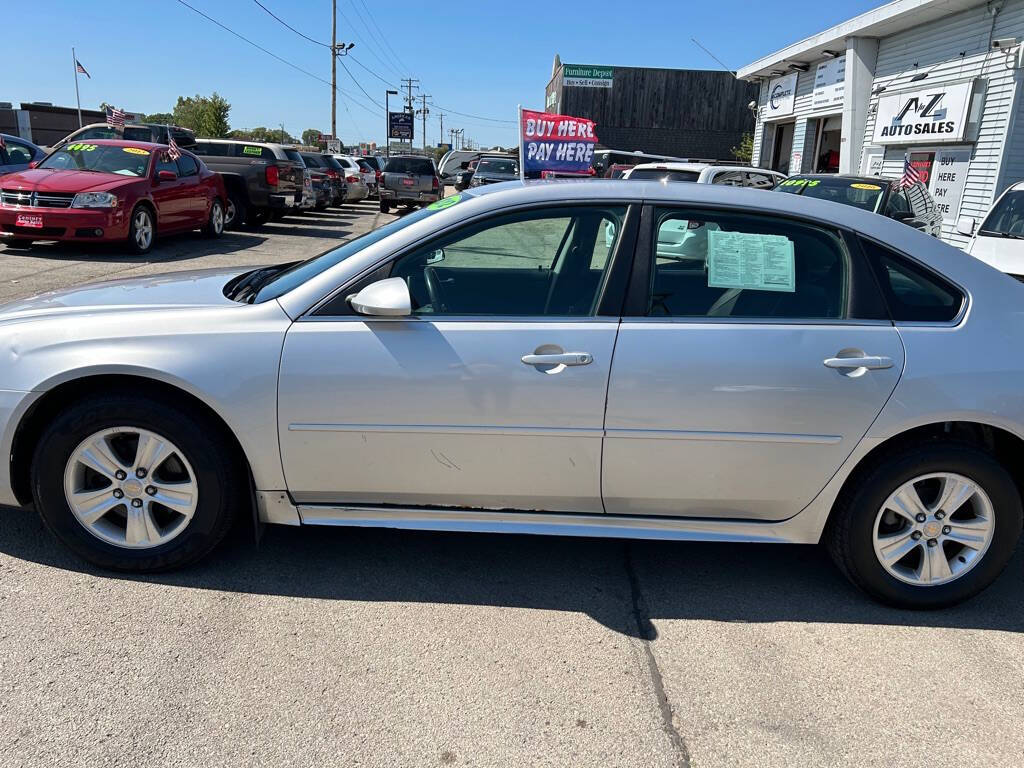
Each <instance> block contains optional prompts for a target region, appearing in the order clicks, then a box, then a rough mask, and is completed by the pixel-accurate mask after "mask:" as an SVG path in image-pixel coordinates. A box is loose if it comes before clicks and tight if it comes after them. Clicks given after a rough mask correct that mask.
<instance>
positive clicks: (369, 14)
mask: <svg viewBox="0 0 1024 768" xmlns="http://www.w3.org/2000/svg"><path fill="white" fill-rule="evenodd" d="M359 4H360V5H361V6H363V10H365V11H366V16H367V18H368V19H369V20H370V22H371V23H372V24H373V26H374V28H375V29H376V30H377V35H378V37H379V39H380V40H382V41H383V42H384V45H386V46H387V48H388V50H389V51H391V55H392V56H394V57H395V61H397V62H398V63H399V64H401V65H402V66H403V67H405V68H406V69H407V70H409V71H410V72H411V71H412V68H411V67H410V66H409V65H408V64H406V63H405V62H404V61H403V60H402V57H401V56H399V55H398V52H397V51H395V49H394V48H392V47H391V43H390V42H389V41H388V38H387V35H385V34H384V32H383V31H382V30H381V28H380V25H379V24H378V23H377V20H376V19H375V18H374V17H373V12H372V11H371V10H370V8H369V7H368V6H367V5H366V3H365V2H364V0H359ZM357 12H358V9H357ZM360 18H362V16H361V15H360ZM381 50H383V48H382V49H381Z"/></svg>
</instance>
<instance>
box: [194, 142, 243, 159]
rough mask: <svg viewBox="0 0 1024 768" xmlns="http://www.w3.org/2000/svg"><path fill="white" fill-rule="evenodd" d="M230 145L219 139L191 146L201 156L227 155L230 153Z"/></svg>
mask: <svg viewBox="0 0 1024 768" xmlns="http://www.w3.org/2000/svg"><path fill="white" fill-rule="evenodd" d="M232 146H233V145H232V144H225V143H224V142H219V141H209V142H207V141H203V142H200V143H198V144H196V145H195V146H194V147H192V151H193V152H194V153H195V154H197V155H200V156H202V157H227V156H228V155H230V154H231V147H232Z"/></svg>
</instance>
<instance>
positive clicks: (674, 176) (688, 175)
mask: <svg viewBox="0 0 1024 768" xmlns="http://www.w3.org/2000/svg"><path fill="white" fill-rule="evenodd" d="M629 178H630V179H657V180H658V181H696V180H697V179H699V178H700V173H699V172H698V171H673V170H669V169H668V168H634V169H633V170H632V171H630V172H629Z"/></svg>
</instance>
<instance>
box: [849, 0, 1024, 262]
mask: <svg viewBox="0 0 1024 768" xmlns="http://www.w3.org/2000/svg"><path fill="white" fill-rule="evenodd" d="M996 5H998V4H991V6H992V7H994V6H996ZM989 7H990V6H984V5H982V6H978V7H977V8H974V9H971V10H968V11H964V12H962V13H957V14H952V15H950V16H947V17H945V18H944V19H941V20H938V21H933V22H931V23H928V24H924V25H922V26H920V27H917V28H914V29H910V30H907V31H905V32H900V33H898V34H895V35H892V36H890V37H886V38H883V39H882V40H880V41H879V46H878V61H877V64H876V66H875V83H874V85H875V88H874V90H875V91H877V90H878V88H879V87H880V86H884V87H885V88H886V90H887V91H890V92H891V91H896V90H905V89H908V88H918V87H920V88H931V87H935V86H938V85H942V84H943V83H950V82H958V81H963V80H969V79H971V78H975V77H981V78H984V79H985V80H986V81H987V91H986V97H985V104H984V109H983V112H982V120H981V126H980V130H979V134H978V140H977V142H975V143H974V144H973V146H972V152H971V162H970V165H969V167H968V172H967V180H966V183H965V187H964V194H963V198H962V200H961V203H960V215H961V216H973V217H975V218H976V219H977V220H978V221H980V220H981V217H983V216H984V214H985V212H986V211H987V210H988V208H989V206H990V205H991V204H992V202H993V199H994V198H995V196H996V195H997V194H998V193H999V191H1001V190H1002V188H1004V187H1005V186H1006V185H1007V184H1009V183H1010V182H1011V181H1012V180H1013V178H1012V177H1013V176H1014V175H1015V174H1016V175H1018V178H1019V174H1021V173H1024V125H1019V123H1021V122H1022V121H1021V120H1014V119H1013V114H1014V110H1015V107H1016V105H1019V104H1020V102H1019V101H1017V99H1016V95H1017V92H1018V90H1019V78H1020V75H1021V73H1020V71H1019V70H1016V69H1013V68H1009V67H1007V61H1006V56H1005V54H1003V53H1000V52H999V51H992V50H991V47H990V40H991V39H999V38H1008V37H1016V38H1017V39H1018V40H1024V0H1004V1H1003V3H1002V7H1001V10H1000V12H999V13H998V14H997V15H995V17H994V22H995V23H994V26H993V16H992V15H990V13H989V10H988V8H989ZM961 53H963V55H961ZM922 72H927V73H928V76H927V78H925V79H924V80H921V81H920V82H918V83H911V78H912V77H913V76H914V75H916V74H919V73H922ZM878 98H879V94H878V93H875V94H873V95H872V96H871V101H870V103H869V105H868V119H867V123H866V126H865V132H864V152H867V151H869V149H870V148H871V147H873V146H877V145H873V144H872V136H873V133H874V127H875V110H876V108H877V102H878ZM1017 109H1018V111H1019V107H1017ZM1011 129H1012V132H1011ZM1008 139H1009V141H1007V140H1008ZM934 148H935V147H934V145H928V144H920V145H917V144H915V145H909V146H908V147H902V146H896V147H894V146H890V147H887V148H886V150H885V159H884V161H883V164H882V175H883V176H891V177H897V178H898V177H899V176H900V175H901V174H902V172H903V158H904V154H905V153H906V152H908V151H925V150H931V149H934ZM1004 149H1005V150H1006V158H1007V163H1008V165H1007V168H1006V169H1001V161H1002V160H1003V157H1004ZM943 239H944V240H946V241H947V242H950V243H952V244H954V245H961V246H962V245H964V244H966V242H967V239H968V238H966V237H965V236H963V235H960V234H958V233H957V232H956V231H955V229H954V227H953V225H952V224H951V223H947V224H946V225H944V226H943Z"/></svg>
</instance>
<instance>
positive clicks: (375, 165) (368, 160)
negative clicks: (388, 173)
mask: <svg viewBox="0 0 1024 768" xmlns="http://www.w3.org/2000/svg"><path fill="white" fill-rule="evenodd" d="M362 161H363V162H364V163H368V164H369V166H370V167H371V168H373V170H375V171H379V170H380V161H378V160H377V158H376V157H373V156H369V157H364V158H363V160H362Z"/></svg>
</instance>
